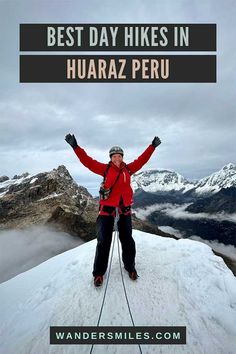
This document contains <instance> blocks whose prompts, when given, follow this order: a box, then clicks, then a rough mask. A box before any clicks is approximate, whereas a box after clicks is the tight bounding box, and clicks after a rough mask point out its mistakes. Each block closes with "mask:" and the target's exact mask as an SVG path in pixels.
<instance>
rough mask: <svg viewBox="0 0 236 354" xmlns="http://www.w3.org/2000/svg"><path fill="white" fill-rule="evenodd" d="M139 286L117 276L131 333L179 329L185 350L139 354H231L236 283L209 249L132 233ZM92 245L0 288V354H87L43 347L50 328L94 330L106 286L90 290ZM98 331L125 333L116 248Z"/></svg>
mask: <svg viewBox="0 0 236 354" xmlns="http://www.w3.org/2000/svg"><path fill="white" fill-rule="evenodd" d="M134 238H135V241H136V245H137V250H138V253H137V259H136V265H137V270H138V273H139V276H140V277H139V278H138V280H137V281H136V282H133V281H131V280H130V279H129V277H128V275H127V273H126V272H124V271H123V270H122V271H123V273H124V274H123V275H124V282H125V286H126V290H127V295H128V299H129V304H130V309H131V312H132V316H133V319H134V323H135V325H136V326H186V327H187V344H186V345H177V346H176V345H163V346H161V347H158V346H155V345H145V346H141V347H142V352H143V353H144V354H150V353H157V352H158V351H159V350H160V348H161V352H162V353H164V354H165V353H166V354H167V353H168V354H171V353H175V354H176V353H193V354H194V353H196V354H199V353H203V352H204V353H217V354H221V353H222V354H225V353H227V354H230V353H232V354H233V353H234V350H235V345H236V339H235V338H236V327H235V320H236V302H235V299H236V281H235V277H234V276H233V274H232V272H231V271H230V270H229V269H228V268H227V267H226V266H225V264H224V262H223V260H222V259H221V258H219V257H217V256H215V255H214V254H213V252H212V251H211V249H210V247H208V246H207V245H204V244H202V243H200V242H197V241H191V240H186V239H181V240H178V241H176V240H173V239H166V238H162V237H158V236H154V235H150V234H146V233H143V232H141V231H136V230H134ZM95 247H96V241H95V240H93V241H91V242H88V243H86V244H83V245H82V246H79V247H78V248H74V249H72V250H70V251H67V252H65V253H63V254H61V255H58V256H56V257H54V258H51V259H49V260H48V261H46V262H44V263H42V264H41V265H39V266H37V267H35V268H33V269H31V270H29V271H27V272H25V273H22V274H20V275H18V276H17V277H15V278H13V279H11V280H9V281H7V282H5V283H3V284H1V285H0V318H1V325H0V333H1V338H2V343H1V350H2V352H3V353H7V354H11V353H19V354H25V353H49V352H50V353H52V354H53V353H65V354H69V353H75V352H79V353H82V354H83V353H86V354H87V353H88V352H89V350H90V348H91V346H89V345H83V346H77V347H76V346H74V345H73V346H72V345H71V346H70V345H64V346H62V345H60V346H58V345H57V346H53V345H51V346H50V345H49V340H48V338H49V327H50V326H96V324H97V321H98V317H99V312H100V308H101V304H102V300H103V295H104V291H105V285H106V282H107V281H108V277H107V275H106V276H105V278H104V286H103V287H101V288H99V289H95V288H94V286H93V281H92V274H91V271H92V264H93V257H94V251H95ZM100 326H132V322H131V319H130V317H129V312H128V307H127V303H126V300H125V296H124V290H123V287H122V279H121V274H120V266H119V258H118V252H117V243H116V244H115V249H114V254H113V260H112V267H111V273H110V278H109V282H108V287H107V293H106V298H105V303H104V307H103V312H102V315H101V321H100ZM93 352H94V353H104V352H106V353H119V354H127V353H133V354H136V353H137V354H138V353H139V348H138V346H137V345H132V346H130V345H129V346H128V345H120V346H119V345H114V346H113V345H109V346H105V345H95V347H94V350H93Z"/></svg>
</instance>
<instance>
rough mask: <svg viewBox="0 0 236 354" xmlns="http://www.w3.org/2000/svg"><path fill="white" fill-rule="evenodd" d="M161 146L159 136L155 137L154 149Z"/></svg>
mask: <svg viewBox="0 0 236 354" xmlns="http://www.w3.org/2000/svg"><path fill="white" fill-rule="evenodd" d="M160 144H161V140H160V139H159V138H158V136H155V138H154V139H153V141H152V146H154V148H156V147H157V146H158V145H160Z"/></svg>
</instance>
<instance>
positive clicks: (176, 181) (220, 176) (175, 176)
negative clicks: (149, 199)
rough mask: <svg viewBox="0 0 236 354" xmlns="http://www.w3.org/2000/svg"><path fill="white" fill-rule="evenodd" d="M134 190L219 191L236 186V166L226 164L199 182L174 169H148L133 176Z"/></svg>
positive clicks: (151, 191) (201, 192) (152, 191)
mask: <svg viewBox="0 0 236 354" xmlns="http://www.w3.org/2000/svg"><path fill="white" fill-rule="evenodd" d="M132 187H133V189H134V191H137V190H138V189H142V190H144V191H145V192H149V193H156V192H170V191H178V192H182V193H186V192H190V191H191V192H194V193H197V194H205V193H206V194H207V193H216V192H219V191H220V190H221V189H222V188H229V187H236V166H235V165H234V164H232V163H229V164H228V165H225V166H224V167H223V168H222V169H221V170H220V171H217V172H214V173H213V174H211V175H210V176H208V177H205V178H202V179H201V180H199V181H198V182H190V181H188V180H187V179H185V178H184V177H183V176H181V175H180V174H179V173H177V172H174V171H172V170H162V169H158V170H147V171H143V172H139V173H137V174H135V175H134V176H133V177H132Z"/></svg>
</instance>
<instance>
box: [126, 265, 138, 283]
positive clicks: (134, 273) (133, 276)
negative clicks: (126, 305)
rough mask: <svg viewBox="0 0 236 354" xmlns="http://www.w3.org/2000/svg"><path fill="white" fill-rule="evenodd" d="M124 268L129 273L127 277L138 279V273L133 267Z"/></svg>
mask: <svg viewBox="0 0 236 354" xmlns="http://www.w3.org/2000/svg"><path fill="white" fill-rule="evenodd" d="M125 270H126V271H127V272H128V273H129V277H130V279H132V280H137V279H138V274H137V271H136V269H135V268H133V269H132V270H129V269H127V268H126V267H125Z"/></svg>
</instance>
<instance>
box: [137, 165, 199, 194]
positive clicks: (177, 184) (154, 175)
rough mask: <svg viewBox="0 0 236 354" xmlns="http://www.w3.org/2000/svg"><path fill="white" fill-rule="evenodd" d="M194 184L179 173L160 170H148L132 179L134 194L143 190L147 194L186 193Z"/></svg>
mask: <svg viewBox="0 0 236 354" xmlns="http://www.w3.org/2000/svg"><path fill="white" fill-rule="evenodd" d="M194 185H195V184H194V183H193V182H189V181H187V180H186V179H185V178H184V177H183V176H181V175H180V174H179V173H177V172H174V171H172V170H165V169H158V170H146V171H142V172H139V173H136V174H135V175H134V176H133V177H132V188H133V190H134V192H135V191H136V190H138V189H142V190H144V191H145V192H150V193H155V192H159V191H161V192H169V191H173V190H175V191H182V192H186V191H187V190H189V189H192V188H193V187H194Z"/></svg>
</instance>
